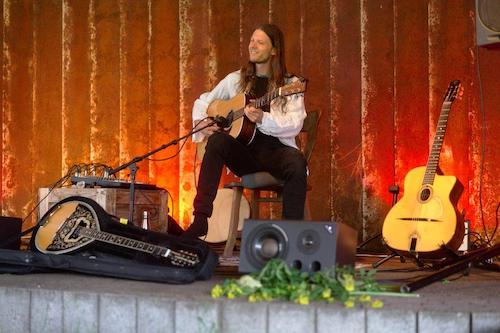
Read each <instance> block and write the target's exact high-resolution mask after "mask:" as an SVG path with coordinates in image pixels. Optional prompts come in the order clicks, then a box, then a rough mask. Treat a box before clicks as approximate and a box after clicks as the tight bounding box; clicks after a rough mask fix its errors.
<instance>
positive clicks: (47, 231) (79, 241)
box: [33, 200, 199, 267]
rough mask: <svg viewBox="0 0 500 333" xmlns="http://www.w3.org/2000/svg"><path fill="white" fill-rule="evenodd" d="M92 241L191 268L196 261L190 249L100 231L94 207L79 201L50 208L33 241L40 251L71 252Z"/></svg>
mask: <svg viewBox="0 0 500 333" xmlns="http://www.w3.org/2000/svg"><path fill="white" fill-rule="evenodd" d="M96 205H97V203H96ZM95 241H99V242H105V243H108V244H113V245H115V246H118V247H123V248H128V249H132V250H136V251H140V252H143V253H148V254H150V255H152V256H154V257H158V258H163V259H166V260H168V262H169V263H171V264H173V265H176V266H181V267H191V266H195V265H196V264H197V263H199V258H198V256H197V255H196V254H195V253H192V252H189V251H184V250H181V251H174V250H172V249H169V248H166V247H163V246H158V245H155V244H150V243H145V242H142V241H139V240H136V239H132V238H127V237H123V236H119V235H115V234H112V233H109V232H104V231H101V230H100V226H99V219H98V214H97V213H96V211H95V209H94V207H92V206H91V205H90V204H89V203H87V202H84V201H80V200H69V201H65V202H61V203H58V204H57V205H56V206H54V207H52V208H51V209H50V210H49V212H47V214H46V215H45V216H44V218H43V219H42V220H41V221H40V225H39V227H38V230H36V233H35V234H34V242H33V243H34V245H35V247H36V249H37V250H38V251H40V252H42V253H48V254H71V253H73V252H76V251H78V250H80V249H82V248H83V247H85V246H87V245H89V244H91V243H93V242H95Z"/></svg>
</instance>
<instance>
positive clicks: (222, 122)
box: [213, 110, 234, 128]
mask: <svg viewBox="0 0 500 333" xmlns="http://www.w3.org/2000/svg"><path fill="white" fill-rule="evenodd" d="M233 118H234V113H233V110H231V111H230V112H229V113H228V114H227V117H223V116H219V115H217V116H215V118H213V120H214V121H215V123H216V124H217V126H219V127H220V128H228V127H230V126H231V124H232V123H233Z"/></svg>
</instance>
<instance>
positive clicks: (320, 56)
mask: <svg viewBox="0 0 500 333" xmlns="http://www.w3.org/2000/svg"><path fill="white" fill-rule="evenodd" d="M302 20H303V28H304V30H303V33H302V36H303V37H302V57H303V60H302V71H301V72H302V75H303V76H304V77H306V78H307V79H308V80H309V81H308V83H307V92H306V94H305V100H306V108H307V111H313V110H321V111H322V116H321V119H320V123H319V127H318V134H317V139H316V146H315V148H314V153H313V155H312V158H311V160H310V161H309V170H310V174H309V183H310V184H311V185H312V192H310V193H309V201H310V206H311V207H310V208H311V215H312V218H313V220H329V219H330V218H331V217H332V212H331V200H332V195H331V192H332V186H331V181H332V177H331V171H332V168H331V159H332V158H333V150H332V145H331V140H330V137H331V133H332V132H331V131H332V128H331V120H332V117H333V114H332V112H331V104H330V103H331V99H330V92H331V85H330V83H331V81H330V43H329V41H330V5H329V2H328V1H316V2H311V3H309V4H308V5H307V6H305V7H304V8H303V12H302Z"/></svg>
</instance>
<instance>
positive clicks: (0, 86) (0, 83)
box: [0, 3, 5, 213]
mask: <svg viewBox="0 0 500 333" xmlns="http://www.w3.org/2000/svg"><path fill="white" fill-rule="evenodd" d="M3 7H4V6H3V3H2V6H0V22H1V26H2V31H3V27H4V22H5V19H4V16H3V14H4V12H3ZM0 45H2V52H1V53H0V54H1V55H0V69H1V70H2V77H1V78H0V91H1V92H2V93H0V126H1V127H2V131H3V128H4V110H3V92H4V91H5V89H4V87H5V86H4V76H3V74H4V73H5V72H4V60H3V58H4V53H3V33H1V34H0ZM2 137H3V135H2ZM3 144H4V143H3V140H2V142H0V158H2V157H3ZM3 171H4V170H3V167H0V213H1V212H2V207H3Z"/></svg>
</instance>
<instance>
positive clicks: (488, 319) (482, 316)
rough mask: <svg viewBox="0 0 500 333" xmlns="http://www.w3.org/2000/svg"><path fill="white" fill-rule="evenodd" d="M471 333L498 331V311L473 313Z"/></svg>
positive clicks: (499, 325)
mask: <svg viewBox="0 0 500 333" xmlns="http://www.w3.org/2000/svg"><path fill="white" fill-rule="evenodd" d="M497 310H498V309H497ZM472 333H500V312H477V313H473V314H472Z"/></svg>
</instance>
